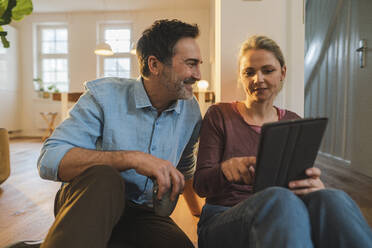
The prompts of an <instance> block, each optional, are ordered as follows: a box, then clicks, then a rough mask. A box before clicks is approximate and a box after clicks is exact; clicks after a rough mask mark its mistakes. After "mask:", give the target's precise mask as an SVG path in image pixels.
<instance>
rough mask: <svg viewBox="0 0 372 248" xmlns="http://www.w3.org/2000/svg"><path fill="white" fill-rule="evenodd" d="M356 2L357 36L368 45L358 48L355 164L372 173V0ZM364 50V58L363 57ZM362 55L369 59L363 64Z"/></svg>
mask: <svg viewBox="0 0 372 248" xmlns="http://www.w3.org/2000/svg"><path fill="white" fill-rule="evenodd" d="M353 2H354V1H353ZM355 4H358V8H357V10H358V14H357V15H356V16H357V18H358V30H356V31H357V32H358V33H357V37H358V38H359V39H358V40H364V41H365V43H366V45H364V48H361V49H359V50H360V51H359V52H357V51H355V53H356V56H357V59H358V67H357V68H356V70H357V71H356V73H354V75H356V78H355V81H354V82H353V113H352V115H351V116H352V118H353V133H352V146H351V147H352V149H351V150H352V153H351V166H352V168H353V169H355V170H357V171H359V172H361V173H363V174H366V175H368V176H370V177H372V1H371V0H357V1H355ZM357 43H358V44H357V47H361V46H360V45H359V41H357ZM361 50H364V51H361ZM362 53H363V56H364V58H361V57H360V56H361V54H362ZM361 59H364V60H365V61H364V62H365V65H364V67H363V68H361V62H362V61H360V60H361Z"/></svg>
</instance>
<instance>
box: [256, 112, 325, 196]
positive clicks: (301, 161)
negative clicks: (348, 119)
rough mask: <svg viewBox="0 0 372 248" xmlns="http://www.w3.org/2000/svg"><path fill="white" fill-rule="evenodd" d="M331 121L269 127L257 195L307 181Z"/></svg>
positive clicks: (261, 154)
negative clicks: (272, 187)
mask: <svg viewBox="0 0 372 248" xmlns="http://www.w3.org/2000/svg"><path fill="white" fill-rule="evenodd" d="M327 120H328V119H327V118H308V119H300V120H292V121H283V122H273V123H267V124H265V125H263V126H262V129H261V138H260V143H259V149H258V154H257V165H256V177H255V181H254V184H253V190H254V192H257V191H260V190H262V189H265V188H267V187H271V186H281V187H288V183H289V182H290V181H293V180H299V179H304V178H306V177H307V176H306V174H305V170H306V169H307V168H310V167H312V166H313V164H314V161H315V159H316V156H317V153H318V150H319V146H320V143H321V140H322V137H323V134H324V131H325V129H326V126H327Z"/></svg>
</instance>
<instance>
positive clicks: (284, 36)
mask: <svg viewBox="0 0 372 248" xmlns="http://www.w3.org/2000/svg"><path fill="white" fill-rule="evenodd" d="M215 10H216V12H217V13H216V15H215V18H216V20H215V24H216V28H218V25H219V23H220V25H221V27H220V30H218V32H220V34H218V32H217V31H216V37H215V38H216V40H215V44H216V50H215V52H216V54H215V57H216V60H218V59H219V60H220V61H216V62H215V63H216V66H217V68H216V72H217V76H216V80H215V84H216V87H215V88H216V91H217V92H216V93H217V99H219V94H220V99H221V101H227V102H229V101H236V100H242V99H244V98H245V94H244V91H243V89H242V87H240V86H238V83H237V56H238V51H239V46H240V44H241V43H242V42H243V41H244V40H245V39H246V38H248V37H249V36H251V35H253V34H262V35H266V36H269V37H271V38H272V39H274V40H275V41H276V42H277V43H278V44H279V45H280V46H281V48H282V50H283V53H284V56H285V58H286V62H287V67H288V68H287V79H286V81H285V86H284V88H283V90H282V93H281V94H279V96H278V97H277V101H276V104H277V105H278V106H281V107H285V108H288V109H291V110H293V111H295V112H297V113H298V114H300V115H303V111H304V23H303V1H300V0H262V1H242V0H228V1H227V0H215ZM219 15H220V17H219ZM218 18H220V20H218ZM219 44H220V46H221V47H220V48H219V47H218V45H219ZM218 53H220V54H218ZM219 63H220V65H219ZM219 76H220V77H221V80H220V82H219V80H218V78H219ZM219 84H220V90H219V89H218V88H219Z"/></svg>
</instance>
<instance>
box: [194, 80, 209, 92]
mask: <svg viewBox="0 0 372 248" xmlns="http://www.w3.org/2000/svg"><path fill="white" fill-rule="evenodd" d="M196 85H197V87H198V89H199V91H206V90H207V89H208V86H209V83H208V81H207V80H200V81H198V82H197V84H196Z"/></svg>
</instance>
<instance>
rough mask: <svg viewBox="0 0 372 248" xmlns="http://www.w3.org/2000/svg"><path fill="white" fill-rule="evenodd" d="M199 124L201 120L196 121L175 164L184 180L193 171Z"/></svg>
mask: <svg viewBox="0 0 372 248" xmlns="http://www.w3.org/2000/svg"><path fill="white" fill-rule="evenodd" d="M200 126H201V120H199V121H198V122H197V123H196V125H195V127H194V130H193V132H192V135H191V138H190V140H189V142H188V143H187V145H186V147H185V150H184V151H183V153H182V156H181V159H180V162H179V163H178V165H177V169H178V170H179V171H180V172H181V173H182V174H183V175H184V177H185V180H188V179H191V178H192V177H193V175H194V172H195V164H196V152H197V147H198V139H199V131H200Z"/></svg>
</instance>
